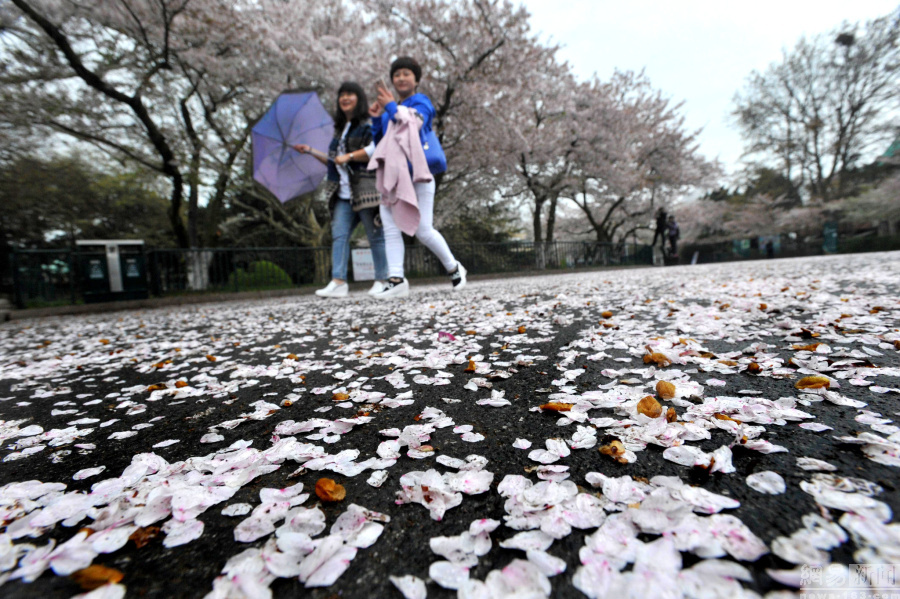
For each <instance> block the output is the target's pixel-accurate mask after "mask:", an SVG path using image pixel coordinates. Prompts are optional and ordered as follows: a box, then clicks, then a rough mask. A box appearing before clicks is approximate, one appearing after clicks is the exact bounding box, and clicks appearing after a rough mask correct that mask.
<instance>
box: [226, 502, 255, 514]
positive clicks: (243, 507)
mask: <svg viewBox="0 0 900 599" xmlns="http://www.w3.org/2000/svg"><path fill="white" fill-rule="evenodd" d="M252 509H253V506H252V505H250V504H249V503H232V504H231V505H229V506H227V507H225V508H223V509H222V515H223V516H246V515H247V514H249V513H250V510H252Z"/></svg>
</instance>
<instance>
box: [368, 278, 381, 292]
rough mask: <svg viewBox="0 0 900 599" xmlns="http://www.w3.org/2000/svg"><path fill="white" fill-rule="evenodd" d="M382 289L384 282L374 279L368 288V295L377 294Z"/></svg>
mask: <svg viewBox="0 0 900 599" xmlns="http://www.w3.org/2000/svg"><path fill="white" fill-rule="evenodd" d="M382 291H384V283H382V282H381V281H375V282H374V283H372V288H371V289H369V295H378V294H379V293H381V292H382Z"/></svg>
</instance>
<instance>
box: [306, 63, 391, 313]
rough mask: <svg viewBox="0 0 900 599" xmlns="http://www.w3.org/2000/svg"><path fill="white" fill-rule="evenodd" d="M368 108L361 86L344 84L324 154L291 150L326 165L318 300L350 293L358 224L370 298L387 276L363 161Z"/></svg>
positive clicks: (370, 147)
mask: <svg viewBox="0 0 900 599" xmlns="http://www.w3.org/2000/svg"><path fill="white" fill-rule="evenodd" d="M367 105H368V100H367V99H366V92H365V91H363V88H362V86H360V85H359V84H358V83H356V82H354V81H345V82H344V83H342V84H341V86H340V87H339V88H338V92H337V109H336V110H335V116H334V138H333V139H332V140H331V145H330V146H329V148H328V154H327V155H326V154H324V153H322V152H320V151H318V150H315V149H313V148H310V147H309V146H308V145H306V144H297V145H295V146H294V149H295V150H297V151H298V152H301V153H304V154H311V155H312V156H313V157H315V158H316V159H318V160H319V161H320V162H322V163H323V164H325V165H327V166H328V178H327V183H326V187H325V190H326V193H327V195H328V208H329V210H330V212H331V281H330V282H329V283H328V285H326V286H325V288H324V289H319V290H317V291H316V295H318V296H320V297H346V296H347V294H348V293H349V289H350V288H349V285H347V262H348V260H349V259H350V235H351V234H352V233H353V229H355V228H356V225H357V224H359V222H360V221H362V223H363V226H364V227H365V229H366V237H368V238H369V246H370V247H371V249H372V261H373V262H374V265H375V283H374V284H373V285H372V288H371V289H370V290H369V294H371V295H374V294H375V293H377V292H379V291H381V290H382V289H383V287H384V281H385V279H386V278H387V258H386V257H385V252H384V228H383V227H382V226H380V224H379V223H378V222H377V219H376V217H377V216H378V210H379V203H380V201H381V194H379V193H378V190H377V189H376V187H375V174H374V173H370V172H369V171H367V170H366V163H368V161H369V158H370V157H371V155H372V154H373V153H374V151H375V144H374V143H373V142H372V128H371V126H370V124H369V122H368V118H367V117H368V113H367Z"/></svg>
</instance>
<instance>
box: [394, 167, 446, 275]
mask: <svg viewBox="0 0 900 599" xmlns="http://www.w3.org/2000/svg"><path fill="white" fill-rule="evenodd" d="M414 186H415V188H416V199H417V201H418V204H419V228H418V229H416V239H418V240H419V241H420V242H421V243H422V245H424V246H425V247H427V248H428V249H429V250H431V251H432V252H433V253H434V255H435V256H437V259H438V260H440V261H441V264H443V265H444V268H445V269H447V272H448V273H449V272H450V271H452V270H453V269H455V268H456V258H454V257H453V252H451V251H450V247H449V246H448V245H447V241H446V240H445V239H444V236H443V235H441V234H440V233H438V231H437V230H436V229H435V228H434V181H429V182H428V183H415V184H414ZM381 223H382V225H383V226H384V250H385V253H386V254H387V262H388V277H398V278H403V255H404V247H403V232H402V231H400V228H399V227H398V226H397V224H396V223H395V222H394V215H393V214H391V207H390V206H386V205H384V204H382V205H381Z"/></svg>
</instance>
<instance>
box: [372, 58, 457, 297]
mask: <svg viewBox="0 0 900 599" xmlns="http://www.w3.org/2000/svg"><path fill="white" fill-rule="evenodd" d="M421 78H422V67H420V66H419V63H418V62H416V60H415V59H413V58H410V57H408V56H401V57H400V58H398V59H397V60H395V61H394V62H392V63H391V84H392V85H393V87H394V90H395V91H396V92H397V96H398V98H397V99H396V100H395V98H394V94H393V93H391V91H390V90H389V89H387V87H385V86H384V85H383V84H381V85H378V86H377V92H378V100H377V101H376V102H374V103H372V105H371V106H369V115H370V116H371V117H372V133H373V135H374V137H375V143H378V142H380V141H381V138H382V137H383V136H384V134H385V132H387V128H388V125H389V123H390V122H391V120H392V119H394V116H395V115H396V114H397V107H398V105H399V106H405V107H407V108H409V109H411V110H414V111H415V113H416V115H417V116H418V117H419V118H421V119H422V128H421V129H420V130H419V139H420V140H421V141H422V146H423V148H424V149H425V157H426V159H427V160H428V169H429V170H430V171H431V174H432V175H436V174H439V173H442V172H444V171H445V170H447V159H446V158H445V157H444V152H443V150H442V149H441V147H440V144H439V143H438V141H437V136H436V135H435V134H434V133H433V132H432V121H433V119H434V114H435V110H434V105H432V103H431V100H429V99H428V96H426V95H425V94H420V93H418V92H417V88H418V85H419V81H420V80H421ZM398 101H399V104H398ZM415 189H416V200H417V203H418V206H419V228H418V229H417V230H416V239H418V240H419V241H420V242H422V245H424V246H425V247H427V248H428V249H429V250H431V251H432V252H433V253H434V255H435V256H437V258H438V260H440V262H441V264H443V266H444V268H445V269H446V270H447V274H448V275H449V276H450V281H451V283H452V284H453V290H454V291H459V290H461V289H462V288H463V287H465V286H466V269H465V268H464V267H463V265H462V264H460V263H459V262H457V260H456V258H454V257H453V252H451V251H450V247H449V246H448V245H447V241H446V240H445V239H444V236H443V235H441V234H440V233H439V232H438V231H437V230H436V229H435V228H434V191H435V182H434V179H433V178H432V180H431V181H429V182H427V183H415ZM381 221H382V223H383V224H384V244H385V253H386V254H387V262H388V280H387V282H386V284H385V286H384V289H383V290H382V291H381V292H380V293H375V294H373V295H374V296H375V297H376V298H379V299H387V298H392V297H407V296H408V295H409V282H408V281H407V280H406V278H405V277H404V273H403V255H404V247H403V234H402V232H401V231H400V228H399V227H398V226H397V224H396V223H395V222H394V218H393V215H392V213H391V207H390V206H387V205H385V204H382V205H381Z"/></svg>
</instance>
